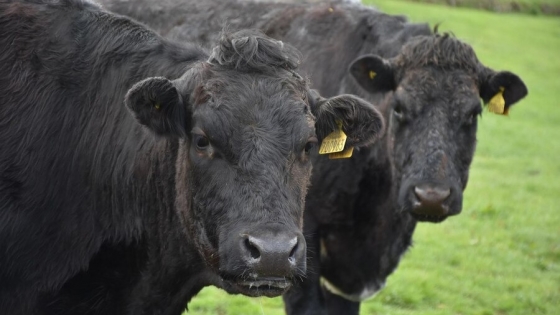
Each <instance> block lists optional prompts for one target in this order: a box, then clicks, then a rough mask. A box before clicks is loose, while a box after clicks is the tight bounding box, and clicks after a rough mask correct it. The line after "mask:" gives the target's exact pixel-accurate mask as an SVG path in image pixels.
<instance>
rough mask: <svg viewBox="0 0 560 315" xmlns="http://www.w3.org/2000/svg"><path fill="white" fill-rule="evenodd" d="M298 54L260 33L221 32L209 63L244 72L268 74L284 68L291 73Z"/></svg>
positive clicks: (255, 31) (253, 31) (246, 31)
mask: <svg viewBox="0 0 560 315" xmlns="http://www.w3.org/2000/svg"><path fill="white" fill-rule="evenodd" d="M300 60H301V53H300V52H299V51H298V50H297V49H295V48H294V47H292V46H290V45H288V44H284V43H283V42H282V41H279V40H275V39H272V38H270V37H268V36H266V35H265V34H264V33H262V32H261V31H259V30H255V29H248V30H241V31H238V32H234V33H230V32H227V31H223V32H222V35H221V38H220V41H219V44H218V46H216V47H214V49H213V50H212V54H211V55H210V57H209V58H208V63H211V64H214V65H220V66H222V67H225V68H227V69H233V70H238V71H244V72H252V71H259V72H263V73H266V72H270V71H271V70H276V69H285V70H288V71H291V72H293V71H294V70H295V69H296V68H297V67H298V65H299V63H300Z"/></svg>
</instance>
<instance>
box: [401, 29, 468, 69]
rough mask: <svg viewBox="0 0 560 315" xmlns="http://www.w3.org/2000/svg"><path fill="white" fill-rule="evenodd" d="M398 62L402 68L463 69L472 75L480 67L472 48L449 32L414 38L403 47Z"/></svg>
mask: <svg viewBox="0 0 560 315" xmlns="http://www.w3.org/2000/svg"><path fill="white" fill-rule="evenodd" d="M396 61H397V64H399V66H400V67H401V68H416V67H424V66H428V65H431V66H436V67H438V68H442V69H463V70H466V71H469V72H471V73H476V72H477V69H478V66H479V61H478V58H477V57H476V53H475V52H474V50H473V49H472V47H471V46H470V45H468V44H466V43H464V42H462V41H460V40H458V39H457V38H455V36H454V35H453V34H452V33H448V32H444V33H434V34H432V35H430V36H418V37H415V38H413V39H412V40H411V41H409V42H408V43H407V44H405V45H404V46H403V48H402V50H401V53H400V55H399V56H397V57H396Z"/></svg>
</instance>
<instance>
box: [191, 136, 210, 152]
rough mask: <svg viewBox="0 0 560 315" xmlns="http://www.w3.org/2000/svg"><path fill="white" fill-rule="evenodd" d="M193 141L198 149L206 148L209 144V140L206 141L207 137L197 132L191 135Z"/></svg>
mask: <svg viewBox="0 0 560 315" xmlns="http://www.w3.org/2000/svg"><path fill="white" fill-rule="evenodd" d="M193 141H194V143H195V145H196V148H197V149H198V150H200V151H204V150H206V149H207V148H208V146H209V145H210V141H208V138H206V136H203V135H199V134H195V135H194V136H193Z"/></svg>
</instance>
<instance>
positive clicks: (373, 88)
mask: <svg viewBox="0 0 560 315" xmlns="http://www.w3.org/2000/svg"><path fill="white" fill-rule="evenodd" d="M348 71H350V74H351V75H352V76H353V77H354V79H355V80H356V82H358V84H360V86H361V87H362V88H364V89H365V90H366V91H368V92H371V93H380V92H381V93H382V92H388V91H391V90H394V89H395V88H396V84H395V71H394V69H393V66H392V65H391V64H390V63H389V62H388V61H387V60H385V59H383V58H381V57H378V56H374V55H368V56H363V57H360V58H358V59H356V60H354V61H353V62H352V64H351V65H350V68H349V70H348Z"/></svg>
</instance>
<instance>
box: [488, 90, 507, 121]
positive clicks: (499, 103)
mask: <svg viewBox="0 0 560 315" xmlns="http://www.w3.org/2000/svg"><path fill="white" fill-rule="evenodd" d="M505 108H506V101H505V100H504V88H503V87H502V86H500V91H499V92H498V93H496V95H494V96H493V97H492V98H491V99H490V102H488V110H489V111H490V112H491V113H495V114H499V115H504V111H505Z"/></svg>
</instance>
